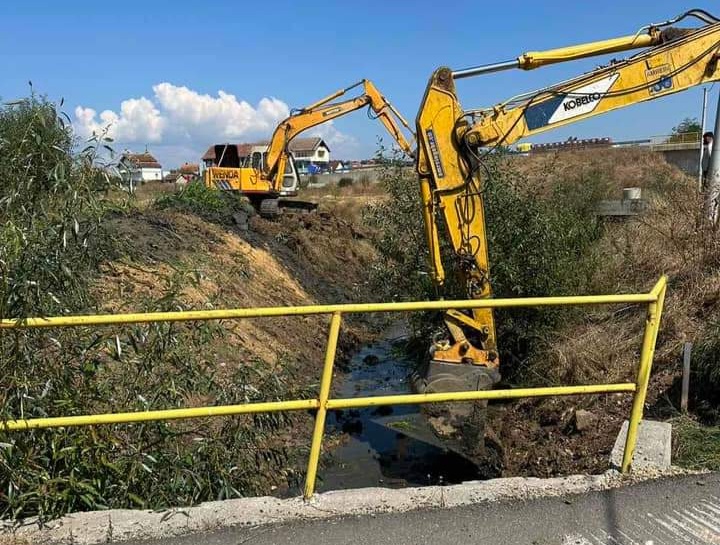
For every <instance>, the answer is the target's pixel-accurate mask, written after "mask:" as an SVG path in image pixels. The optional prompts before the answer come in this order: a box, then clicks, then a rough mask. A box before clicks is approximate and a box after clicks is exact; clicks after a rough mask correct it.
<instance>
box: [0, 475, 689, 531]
mask: <svg viewBox="0 0 720 545" xmlns="http://www.w3.org/2000/svg"><path fill="white" fill-rule="evenodd" d="M678 473H682V471H681V470H677V469H675V470H670V471H665V472H657V471H653V472H644V473H635V474H633V475H632V476H627V477H626V476H621V475H620V474H619V473H618V472H617V471H615V470H611V471H608V472H606V473H604V474H602V475H575V476H570V477H562V478H554V479H537V478H521V477H514V478H507V479H493V480H489V481H473V482H468V483H464V484H460V485H454V486H444V487H440V486H427V487H422V488H403V489H387V488H363V489H357V490H343V491H334V492H326V493H324V494H318V495H317V496H316V497H315V498H313V500H312V501H309V502H304V501H303V500H302V499H300V498H293V499H287V500H281V499H277V498H271V497H262V498H242V499H236V500H227V501H220V502H208V503H203V504H201V505H198V506H196V507H189V508H178V509H170V510H167V511H159V512H154V511H136V510H129V509H127V510H111V511H93V512H87V513H76V514H72V515H67V516H65V517H63V518H60V519H57V520H55V521H53V522H51V523H48V524H47V525H46V526H45V527H43V528H38V526H37V523H36V522H34V521H32V520H29V521H25V522H24V523H23V524H22V525H19V526H17V525H13V524H12V523H11V522H5V523H3V526H2V528H0V543H6V541H5V540H8V541H7V542H9V543H18V544H24V543H33V544H59V543H72V544H77V545H91V544H92V545H94V544H99V543H111V542H112V543H116V542H121V541H124V540H130V539H135V540H140V539H161V538H166V537H173V536H179V535H186V534H192V533H198V532H206V531H211V530H218V529H221V528H227V527H231V526H261V525H266V524H275V523H281V522H289V521H293V520H295V521H296V520H308V519H325V518H331V517H338V516H348V515H373V514H380V513H390V512H406V511H412V510H416V509H428V508H449V507H458V506H463V505H470V504H477V503H482V502H496V501H504V500H527V499H533V498H539V497H550V496H564V495H568V494H582V493H585V492H590V491H596V490H605V489H609V488H615V487H618V486H621V485H624V484H629V483H633V482H638V481H641V480H646V479H649V478H654V477H660V476H668V475H673V474H678ZM13 539H15V540H17V541H13Z"/></svg>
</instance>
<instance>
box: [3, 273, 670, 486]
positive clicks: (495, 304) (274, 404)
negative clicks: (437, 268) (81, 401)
mask: <svg viewBox="0 0 720 545" xmlns="http://www.w3.org/2000/svg"><path fill="white" fill-rule="evenodd" d="M666 286H667V279H666V277H664V276H663V277H662V278H660V280H659V281H658V282H657V284H655V287H654V288H653V289H652V291H650V292H649V293H642V294H626V295H588V296H569V297H529V298H523V299H481V300H469V301H429V302H411V303H376V304H373V303H371V304H347V305H316V306H303V307H269V308H254V309H228V310H198V311H186V312H150V313H142V314H119V315H95V316H58V317H51V318H26V319H21V320H0V330H1V329H22V328H41V327H70V326H99V325H111V324H134V323H150V322H178V321H193V320H227V319H241V318H261V317H273V316H298V315H310V314H329V315H330V316H331V319H330V332H329V335H328V342H327V347H326V351H325V361H324V364H323V369H322V376H321V379H320V392H319V394H318V397H317V398H315V399H296V400H290V401H271V402H260V403H245V404H241V405H223V406H210V407H197V408H187V409H167V410H148V411H141V412H126V413H108V414H94V415H82V416H59V417H49V418H31V419H23V420H7V421H0V429H4V430H7V431H15V430H18V431H19V430H31V429H38V428H62V427H70V426H90V425H96V424H122V423H132V422H145V421H149V420H173V419H182V418H200V417H208V416H228V415H235V414H248V413H262V412H275V411H298V410H307V409H315V410H316V411H317V412H316V415H315V426H314V429H313V437H312V443H311V446H310V456H309V460H308V467H307V474H306V479H305V491H304V495H305V498H310V497H311V496H312V495H313V493H314V491H315V479H316V476H317V468H318V463H319V460H320V451H321V447H322V442H323V436H324V432H325V416H326V414H327V411H328V410H329V409H350V408H361V407H374V406H378V405H411V404H422V403H437V402H444V401H476V400H487V399H516V398H526V397H547V396H566V395H581V394H609V393H617V392H628V393H633V394H634V399H633V404H632V411H631V414H630V425H629V428H628V434H627V440H626V443H625V451H624V454H623V461H622V471H623V472H627V471H629V470H630V466H631V463H632V458H633V452H634V450H635V444H636V442H637V431H638V425H639V423H640V420H641V419H642V415H643V406H644V404H645V396H646V394H647V386H648V381H649V379H650V371H651V369H652V361H653V355H654V352H655V342H656V340H657V335H658V328H659V324H660V316H661V314H662V308H663V302H664V300H665V290H666ZM619 303H624V304H628V303H632V304H647V319H646V323H645V332H644V336H643V342H642V350H641V353H640V364H639V367H638V371H637V378H636V380H635V382H625V383H618V384H596V385H595V384H594V385H582V386H556V387H546V388H518V389H503V390H484V391H463V392H446V393H425V394H403V395H389V396H377V397H360V398H350V399H331V398H330V389H331V384H332V375H333V367H334V363H335V352H336V349H337V342H338V335H339V333H340V324H341V321H342V315H343V314H350V313H373V312H411V311H422V310H448V309H472V308H511V307H537V306H569V305H606V304H619Z"/></svg>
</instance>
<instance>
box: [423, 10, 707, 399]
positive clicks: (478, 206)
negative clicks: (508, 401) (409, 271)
mask: <svg viewBox="0 0 720 545" xmlns="http://www.w3.org/2000/svg"><path fill="white" fill-rule="evenodd" d="M685 20H693V22H695V25H696V26H693V27H690V28H679V27H676V26H675V25H676V24H677V23H679V22H681V21H685ZM697 22H699V24H698V23H697ZM634 49H640V50H641V51H639V52H638V53H637V54H635V55H634V56H631V57H629V58H626V59H620V60H618V59H613V60H611V61H610V62H609V63H608V64H607V65H605V66H600V67H598V68H596V69H595V70H592V71H591V72H588V73H585V74H583V75H581V76H578V77H575V78H572V79H570V80H567V81H563V82H561V83H558V84H556V85H551V86H549V87H545V88H542V89H539V90H536V91H532V92H529V93H524V94H522V95H519V96H516V97H513V98H511V99H509V100H507V101H505V102H502V103H500V104H497V105H495V106H493V107H490V108H481V109H472V110H464V109H463V108H462V107H461V106H460V102H459V101H458V97H457V92H456V88H455V81H456V80H459V79H462V78H469V77H474V76H480V75H484V74H490V73H493V72H499V71H501V70H511V69H520V70H533V69H535V68H540V67H542V66H547V65H550V64H555V63H561V62H568V61H572V60H576V59H582V58H587V57H592V56H597V55H606V54H611V53H617V52H621V51H628V50H634ZM719 56H720V20H718V19H717V18H716V17H714V16H712V15H710V14H709V13H707V12H705V11H703V10H699V9H694V10H690V11H687V12H685V13H683V14H681V15H680V16H678V17H676V18H674V19H672V20H669V21H665V22H662V23H656V24H651V25H647V26H645V27H643V28H641V29H640V30H639V31H638V32H637V33H635V34H633V35H630V36H625V37H620V38H613V39H610V40H605V41H599V42H591V43H585V44H581V45H575V46H571V47H564V48H560V49H553V50H548V51H531V52H527V53H523V54H522V55H520V56H519V57H517V58H515V59H512V60H509V61H506V62H500V63H496V64H490V65H483V66H476V67H472V68H466V69H463V70H452V69H450V68H447V67H441V68H438V69H437V70H435V72H434V73H433V74H432V76H431V78H430V81H429V83H428V85H427V88H426V91H425V95H424V98H423V100H422V103H421V106H420V109H419V112H418V116H417V120H416V135H417V140H418V149H417V154H416V168H417V172H418V174H419V178H420V192H421V198H422V204H423V218H424V224H425V236H426V239H427V244H428V247H429V249H430V261H431V265H432V275H433V278H434V281H435V283H436V284H437V285H439V286H442V285H443V283H444V281H445V271H444V266H443V262H442V259H441V254H440V239H439V229H440V228H444V230H445V232H446V233H447V234H448V238H449V239H450V242H451V244H452V248H453V254H454V255H453V258H454V260H455V266H456V268H457V269H458V271H459V272H460V274H461V276H462V278H463V280H464V283H465V286H466V289H467V294H468V296H469V297H470V298H486V297H491V296H492V289H491V281H490V270H489V267H488V248H487V242H486V233H485V218H484V211H483V160H484V159H485V158H486V157H487V155H488V154H490V153H492V152H493V151H495V150H496V149H498V148H499V147H501V146H509V145H511V144H513V143H515V142H517V141H518V140H520V139H521V138H524V137H528V136H532V135H535V134H538V133H540V132H543V131H547V130H551V129H554V128H556V127H560V126H563V125H567V124H569V123H575V122H577V121H581V120H583V119H587V118H589V117H592V116H596V115H600V114H603V113H605V112H609V111H611V110H615V109H617V108H622V107H624V106H629V105H631V104H636V103H638V102H643V101H647V100H654V99H656V98H660V97H663V96H666V95H669V94H672V93H677V92H679V91H683V90H686V89H689V88H690V87H693V86H696V85H702V84H704V83H708V82H712V81H716V80H718V79H720V71H719V70H718V58H719ZM538 274H542V271H538ZM445 324H446V326H447V338H446V339H441V340H438V341H436V342H434V344H433V347H432V349H431V352H432V361H431V363H430V367H429V369H428V372H427V375H426V378H425V379H424V381H423V382H422V387H423V388H424V389H425V391H453V390H460V389H470V390H473V389H487V388H491V387H492V385H493V384H495V383H496V382H497V381H498V380H499V378H500V375H499V364H500V361H499V357H498V352H497V342H496V337H495V323H494V320H493V313H492V310H491V309H478V310H474V311H472V312H469V313H464V312H458V311H449V312H447V313H446V315H445Z"/></svg>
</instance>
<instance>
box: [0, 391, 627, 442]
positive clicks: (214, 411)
mask: <svg viewBox="0 0 720 545" xmlns="http://www.w3.org/2000/svg"><path fill="white" fill-rule="evenodd" d="M635 389H636V386H635V384H633V383H632V382H628V383H620V384H593V385H588V386H552V387H547V388H517V389H512V390H508V389H506V390H481V391H470V392H468V391H465V392H445V393H437V394H406V395H390V396H377V397H357V398H349V399H329V400H328V402H327V405H326V408H327V409H351V408H363V407H376V406H378V405H415V404H422V403H438V402H443V401H473V400H480V399H516V398H521V397H545V396H561V395H581V394H610V393H618V392H634V391H635ZM318 407H319V401H318V400H317V399H298V400H293V401H269V402H261V403H245V404H242V405H221V406H216V407H197V408H191V409H166V410H157V411H138V412H128V413H106V414H97V415H83V416H59V417H50V418H30V419H26V420H8V421H5V422H0V430H2V429H5V430H7V431H16V430H28V429H40V428H65V427H74V426H91V425H96V424H130V423H134V422H148V421H153V420H179V419H185V418H202V417H208V416H231V415H235V414H251V413H262V412H277V411H298V410H308V409H317V408H318Z"/></svg>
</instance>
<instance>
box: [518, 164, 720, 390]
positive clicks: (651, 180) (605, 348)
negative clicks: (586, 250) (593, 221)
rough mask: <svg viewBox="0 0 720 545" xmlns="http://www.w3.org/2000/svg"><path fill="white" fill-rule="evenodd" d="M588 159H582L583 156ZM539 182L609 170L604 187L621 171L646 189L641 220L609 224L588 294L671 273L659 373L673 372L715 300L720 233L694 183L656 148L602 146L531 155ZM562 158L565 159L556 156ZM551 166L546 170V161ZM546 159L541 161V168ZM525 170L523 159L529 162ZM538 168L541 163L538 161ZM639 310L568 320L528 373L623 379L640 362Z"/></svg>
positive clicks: (637, 288) (629, 288) (719, 284)
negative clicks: (709, 221)
mask: <svg viewBox="0 0 720 545" xmlns="http://www.w3.org/2000/svg"><path fill="white" fill-rule="evenodd" d="M588 158H589V159H590V164H588V162H587V159H588ZM531 160H532V161H536V162H537V163H538V164H539V165H540V168H539V170H538V172H539V176H540V178H541V183H543V184H546V185H547V187H548V188H552V187H553V186H554V184H555V183H556V182H555V181H554V180H563V183H566V182H565V180H567V176H573V177H575V178H578V177H579V178H582V176H583V172H584V171H586V169H596V170H600V171H606V172H607V173H608V175H607V177H604V178H603V179H601V183H605V182H604V181H603V180H607V185H606V186H605V188H604V190H610V189H611V188H612V184H611V183H610V180H614V179H617V178H618V176H619V173H626V174H625V176H626V177H625V179H627V178H628V177H632V184H626V183H623V181H622V180H620V181H619V182H617V183H616V187H617V188H618V189H619V188H620V187H622V186H623V185H639V186H645V187H646V188H647V189H646V191H645V194H644V196H645V197H646V198H648V199H649V200H650V210H649V212H648V213H647V214H646V215H644V216H642V217H640V218H637V219H632V220H627V221H624V222H619V223H608V224H607V225H606V228H605V232H604V234H603V237H602V239H601V240H600V243H599V246H598V248H597V252H598V255H599V258H600V266H599V268H598V270H597V274H596V275H595V278H594V279H593V280H592V282H591V284H590V285H589V286H588V292H592V293H622V292H643V291H649V289H650V288H651V287H652V285H653V284H654V283H655V282H656V281H657V279H658V278H659V277H660V276H661V275H662V274H667V275H668V276H669V279H670V284H669V289H668V293H667V300H666V305H665V312H664V314H663V324H662V331H661V335H660V337H659V339H658V348H657V353H656V371H662V370H664V369H670V368H671V369H674V368H675V367H676V363H677V361H676V360H677V354H678V353H679V349H680V346H681V344H682V343H683V342H684V341H688V340H689V341H693V340H697V339H698V337H700V336H702V333H703V329H704V325H705V322H706V321H707V319H708V317H709V316H711V315H714V314H717V313H718V305H717V301H718V300H720V274H719V273H718V272H717V267H718V265H719V264H720V238H719V237H718V235H717V232H716V231H715V230H713V229H712V228H710V227H709V226H708V225H707V224H706V223H705V222H704V221H703V218H702V199H701V197H700V196H699V195H698V194H697V192H696V191H695V182H694V180H693V179H691V178H689V177H687V176H684V175H683V174H682V173H680V172H678V171H677V170H675V169H674V168H673V167H671V166H669V165H667V164H666V163H665V162H664V161H662V159H661V158H660V156H659V155H658V154H651V153H649V152H641V151H638V150H607V151H603V152H602V153H601V154H599V156H593V154H591V153H589V152H577V153H564V154H562V155H560V156H556V157H551V156H541V157H539V158H537V159H536V158H534V157H533V158H531ZM561 160H562V161H561ZM553 161H555V162H557V163H553V164H557V166H558V168H557V169H556V170H554V171H553V172H552V173H549V171H548V170H547V169H545V170H543V168H544V167H545V166H547V162H550V163H552V162H553ZM543 165H544V166H543ZM526 166H527V165H526ZM535 166H536V167H537V166H538V165H535ZM643 328H644V310H643V309H642V308H638V307H634V308H621V309H618V308H612V309H596V310H593V311H591V312H590V314H589V315H587V317H586V318H585V319H584V320H583V321H582V322H581V323H579V324H578V323H569V324H568V325H567V327H565V328H563V330H561V331H560V332H559V333H558V335H557V336H556V337H555V338H553V339H550V340H548V341H547V343H546V346H545V349H543V350H541V351H540V354H539V355H538V356H537V358H536V361H534V362H531V364H530V369H531V370H533V369H534V368H535V369H534V372H535V373H536V374H537V375H538V376H542V377H544V379H545V380H546V381H549V382H552V383H590V382H608V381H617V380H627V379H630V378H632V376H633V372H634V369H635V366H636V365H637V361H638V356H639V348H640V342H641V336H642V331H643Z"/></svg>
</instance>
